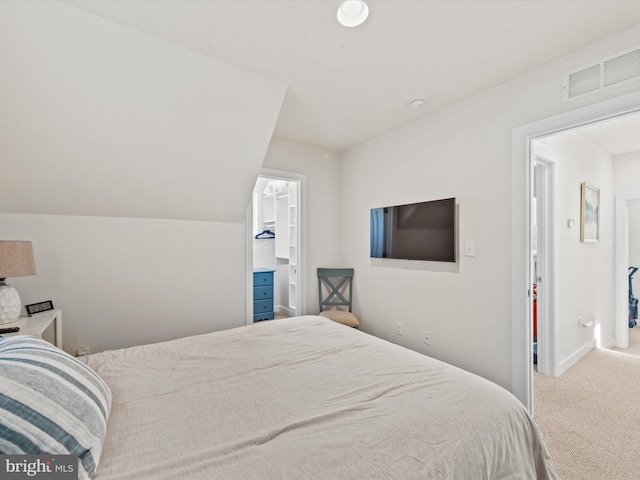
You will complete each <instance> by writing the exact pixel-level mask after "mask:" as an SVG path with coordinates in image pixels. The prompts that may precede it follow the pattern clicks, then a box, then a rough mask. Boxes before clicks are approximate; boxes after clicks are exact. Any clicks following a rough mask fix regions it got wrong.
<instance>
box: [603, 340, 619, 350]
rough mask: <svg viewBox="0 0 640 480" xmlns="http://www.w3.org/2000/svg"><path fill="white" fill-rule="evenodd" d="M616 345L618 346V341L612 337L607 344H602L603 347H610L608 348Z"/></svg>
mask: <svg viewBox="0 0 640 480" xmlns="http://www.w3.org/2000/svg"><path fill="white" fill-rule="evenodd" d="M615 346H616V341H615V340H613V339H612V340H609V341H608V342H607V343H605V344H604V345H603V346H602V348H608V349H611V348H613V347H615Z"/></svg>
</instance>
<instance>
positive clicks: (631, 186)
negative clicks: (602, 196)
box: [613, 152, 640, 196]
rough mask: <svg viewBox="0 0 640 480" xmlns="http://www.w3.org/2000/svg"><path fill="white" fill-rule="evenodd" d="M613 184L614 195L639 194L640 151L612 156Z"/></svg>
mask: <svg viewBox="0 0 640 480" xmlns="http://www.w3.org/2000/svg"><path fill="white" fill-rule="evenodd" d="M613 186H614V189H615V193H616V195H623V196H640V152H630V153H625V154H622V155H615V156H614V157H613Z"/></svg>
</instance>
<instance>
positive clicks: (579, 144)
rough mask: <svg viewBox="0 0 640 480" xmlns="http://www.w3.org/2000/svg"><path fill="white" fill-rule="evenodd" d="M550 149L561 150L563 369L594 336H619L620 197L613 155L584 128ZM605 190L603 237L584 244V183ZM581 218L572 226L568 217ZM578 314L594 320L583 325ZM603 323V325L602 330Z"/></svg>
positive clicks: (553, 141)
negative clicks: (617, 211)
mask: <svg viewBox="0 0 640 480" xmlns="http://www.w3.org/2000/svg"><path fill="white" fill-rule="evenodd" d="M545 147H546V148H547V149H548V150H550V151H552V152H554V153H555V157H556V158H557V161H556V165H555V172H556V177H555V180H556V188H555V199H556V208H555V223H556V225H555V229H556V252H555V258H556V333H557V338H556V342H557V347H558V350H557V352H558V360H559V364H560V367H561V370H562V368H563V364H567V363H570V359H571V358H572V357H573V356H574V355H576V354H577V353H578V352H579V351H580V350H581V349H582V348H583V347H586V346H588V345H589V343H590V342H592V341H593V339H596V342H597V344H598V345H599V346H603V345H607V344H609V343H610V342H611V341H612V339H613V338H614V335H615V323H614V300H613V298H614V297H613V278H614V261H613V258H614V257H613V256H614V245H615V242H614V197H613V159H612V157H611V155H610V154H608V153H607V152H606V151H604V150H603V149H602V148H601V147H600V146H598V145H597V144H596V143H594V142H593V141H591V140H590V139H589V138H587V137H585V136H584V135H582V134H580V133H579V132H574V131H571V132H566V133H562V134H560V135H556V136H553V137H549V138H547V143H546V145H545ZM582 182H587V183H589V184H591V185H594V186H596V187H598V188H599V189H600V241H599V242H598V243H582V242H580V208H581V197H580V188H581V187H580V185H581V183H582ZM568 219H573V220H575V227H574V228H567V220H568ZM578 317H580V318H582V320H583V321H584V322H587V321H593V322H594V326H593V327H591V328H581V327H579V326H578ZM596 324H599V328H596Z"/></svg>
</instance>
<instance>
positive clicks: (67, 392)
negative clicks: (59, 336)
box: [0, 335, 111, 479]
mask: <svg viewBox="0 0 640 480" xmlns="http://www.w3.org/2000/svg"><path fill="white" fill-rule="evenodd" d="M110 410H111V391H110V390H109V388H108V387H107V385H106V384H105V383H104V382H103V381H102V379H101V378H100V377H99V376H98V375H96V373H95V372H93V370H91V369H90V368H89V367H87V366H86V365H84V364H83V363H81V362H79V361H78V360H76V359H75V358H73V357H72V356H71V355H69V354H68V353H65V352H63V351H62V350H60V349H58V348H56V347H54V346H53V345H51V344H50V343H47V342H45V341H44V340H42V339H40V338H36V337H29V336H24V335H22V336H15V337H9V338H3V337H0V454H37V453H47V454H54V455H60V454H62V455H64V454H71V455H77V457H78V459H79V460H80V461H79V478H80V479H88V478H91V477H92V476H93V474H94V472H95V469H96V467H97V466H98V461H99V459H100V453H101V452H102V444H103V443H104V436H105V433H106V428H107V418H108V417H109V413H110Z"/></svg>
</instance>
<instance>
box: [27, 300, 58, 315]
mask: <svg viewBox="0 0 640 480" xmlns="http://www.w3.org/2000/svg"><path fill="white" fill-rule="evenodd" d="M24 308H25V309H26V310H27V315H29V316H30V317H31V316H33V315H36V314H37V313H43V312H48V311H49V310H53V302H52V301H51V300H47V301H46V302H39V303H32V304H31V305H26V306H25V307H24Z"/></svg>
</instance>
